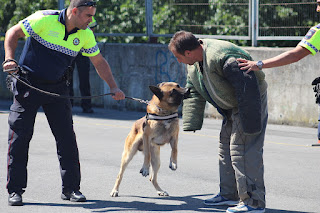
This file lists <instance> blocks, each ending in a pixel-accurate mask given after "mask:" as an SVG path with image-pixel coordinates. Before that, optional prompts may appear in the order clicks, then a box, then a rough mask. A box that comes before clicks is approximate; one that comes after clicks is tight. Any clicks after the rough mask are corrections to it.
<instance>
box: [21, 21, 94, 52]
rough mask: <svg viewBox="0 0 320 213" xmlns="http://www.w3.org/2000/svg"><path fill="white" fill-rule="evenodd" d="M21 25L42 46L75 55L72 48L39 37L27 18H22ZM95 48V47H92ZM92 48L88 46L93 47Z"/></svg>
mask: <svg viewBox="0 0 320 213" xmlns="http://www.w3.org/2000/svg"><path fill="white" fill-rule="evenodd" d="M22 23H23V26H24V27H25V29H26V30H27V32H28V33H29V35H30V36H31V37H32V38H34V39H35V40H36V41H38V42H39V43H40V44H42V45H43V46H45V47H47V48H49V49H51V50H55V51H58V52H61V53H64V54H66V55H69V56H72V57H76V56H77V55H78V52H77V51H73V50H70V49H68V48H66V47H63V46H60V45H57V44H52V43H50V42H48V41H46V40H44V39H43V38H41V37H40V36H39V35H38V34H36V33H35V32H34V31H33V29H32V27H31V25H30V23H29V22H28V20H24V21H23V22H22ZM93 48H95V47H93ZM93 48H90V50H91V49H93Z"/></svg>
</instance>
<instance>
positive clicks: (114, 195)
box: [110, 190, 119, 197]
mask: <svg viewBox="0 0 320 213" xmlns="http://www.w3.org/2000/svg"><path fill="white" fill-rule="evenodd" d="M110 196H111V197H118V196H119V191H117V190H112V192H111V193H110Z"/></svg>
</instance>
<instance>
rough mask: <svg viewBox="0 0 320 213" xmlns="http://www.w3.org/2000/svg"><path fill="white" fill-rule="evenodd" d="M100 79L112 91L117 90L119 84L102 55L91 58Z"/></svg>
mask: <svg viewBox="0 0 320 213" xmlns="http://www.w3.org/2000/svg"><path fill="white" fill-rule="evenodd" d="M90 59H91V61H92V63H93V65H94V66H95V68H96V71H97V73H98V75H99V76H100V78H101V79H102V80H104V81H105V82H106V83H107V84H108V86H109V87H110V89H114V88H117V87H118V86H117V84H116V82H115V80H114V78H113V75H112V71H111V68H110V65H109V63H108V62H107V61H106V60H105V59H104V58H103V57H102V55H101V54H99V55H97V56H95V57H91V58H90Z"/></svg>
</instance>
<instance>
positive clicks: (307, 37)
mask: <svg viewBox="0 0 320 213" xmlns="http://www.w3.org/2000/svg"><path fill="white" fill-rule="evenodd" d="M315 33H316V30H315V29H312V28H311V29H310V30H309V31H308V33H307V34H306V35H305V37H304V38H305V39H306V40H309V39H311V38H312V36H313V35H314V34H315Z"/></svg>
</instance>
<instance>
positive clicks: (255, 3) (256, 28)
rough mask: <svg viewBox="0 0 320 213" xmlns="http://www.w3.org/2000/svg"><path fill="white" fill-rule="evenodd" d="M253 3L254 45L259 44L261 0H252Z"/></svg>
mask: <svg viewBox="0 0 320 213" xmlns="http://www.w3.org/2000/svg"><path fill="white" fill-rule="evenodd" d="M250 3H251V5H252V6H251V9H252V10H251V29H252V32H251V41H252V46H253V47H256V46H258V36H259V0H250Z"/></svg>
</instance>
